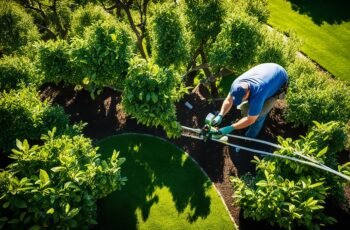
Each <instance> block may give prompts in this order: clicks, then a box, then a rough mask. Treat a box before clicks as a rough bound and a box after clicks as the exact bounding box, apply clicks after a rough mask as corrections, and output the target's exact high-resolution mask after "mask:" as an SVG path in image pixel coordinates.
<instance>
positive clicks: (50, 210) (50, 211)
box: [46, 208, 55, 214]
mask: <svg viewBox="0 0 350 230" xmlns="http://www.w3.org/2000/svg"><path fill="white" fill-rule="evenodd" d="M54 212H55V209H54V208H50V209H49V210H47V212H46V214H53V213H54Z"/></svg>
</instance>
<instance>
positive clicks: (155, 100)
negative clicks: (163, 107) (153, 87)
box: [151, 92, 158, 103]
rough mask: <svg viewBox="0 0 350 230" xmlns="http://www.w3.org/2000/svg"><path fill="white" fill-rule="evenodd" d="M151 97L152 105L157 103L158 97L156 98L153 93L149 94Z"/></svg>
mask: <svg viewBox="0 0 350 230" xmlns="http://www.w3.org/2000/svg"><path fill="white" fill-rule="evenodd" d="M151 97H152V101H153V103H157V102H158V96H157V94H155V93H153V92H152V93H151Z"/></svg>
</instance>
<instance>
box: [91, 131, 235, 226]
mask: <svg viewBox="0 0 350 230" xmlns="http://www.w3.org/2000/svg"><path fill="white" fill-rule="evenodd" d="M98 145H99V146H100V150H101V153H102V156H103V157H106V156H107V155H109V154H110V153H111V152H112V150H113V149H116V150H117V151H120V156H122V157H125V158H126V162H125V163H124V164H123V165H122V175H123V176H126V177H127V178H128V181H127V183H126V185H125V186H124V187H123V188H122V190H120V191H116V192H114V193H112V194H111V195H109V196H108V197H106V198H104V199H101V200H100V201H99V203H98V210H97V212H98V223H99V225H98V226H97V228H98V229H235V225H234V223H233V222H232V221H231V219H230V216H229V214H228V212H227V211H226V209H225V207H224V205H223V203H222V201H221V199H220V197H219V196H218V194H217V192H216V191H215V189H214V187H213V185H212V183H211V182H210V180H209V178H208V177H206V176H205V175H204V174H203V173H202V171H201V170H200V169H199V167H198V166H197V165H196V164H195V163H194V162H193V161H192V160H191V158H189V157H188V156H187V155H186V154H185V153H184V152H183V151H181V150H180V149H178V148H177V147H176V146H174V145H172V144H170V143H168V142H166V141H164V140H162V139H160V138H155V137H152V136H147V135H139V134H124V135H119V136H112V137H109V138H107V139H104V140H102V141H100V142H99V143H98ZM104 153H106V155H104ZM107 153H108V154H107Z"/></svg>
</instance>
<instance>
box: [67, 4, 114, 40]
mask: <svg viewBox="0 0 350 230" xmlns="http://www.w3.org/2000/svg"><path fill="white" fill-rule="evenodd" d="M114 20H116V19H114V18H113V16H112V15H111V14H109V13H107V12H106V11H105V10H104V9H103V8H102V7H101V6H98V5H94V4H91V3H89V4H87V5H84V6H81V7H79V8H78V9H76V10H75V11H74V12H73V13H72V20H71V27H70V34H69V36H70V37H75V36H79V37H83V35H84V32H85V30H86V28H87V27H89V26H91V25H92V24H94V23H96V22H98V21H103V22H104V21H114Z"/></svg>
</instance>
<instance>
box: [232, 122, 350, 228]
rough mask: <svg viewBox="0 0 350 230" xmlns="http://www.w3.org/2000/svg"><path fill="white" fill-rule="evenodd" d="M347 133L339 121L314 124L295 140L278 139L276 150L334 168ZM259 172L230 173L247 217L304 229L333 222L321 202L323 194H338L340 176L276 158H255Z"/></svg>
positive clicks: (323, 202) (281, 225)
mask: <svg viewBox="0 0 350 230" xmlns="http://www.w3.org/2000/svg"><path fill="white" fill-rule="evenodd" d="M345 140H346V132H345V129H344V127H343V125H342V124H341V123H337V122H330V123H327V124H319V123H317V122H316V125H315V126H314V127H313V128H312V129H311V130H310V131H309V132H308V134H307V135H306V136H305V137H302V138H301V139H299V140H297V141H294V142H293V141H292V140H291V139H290V138H287V139H283V138H279V142H280V144H281V145H282V147H283V148H282V149H280V150H278V151H276V153H278V154H281V155H286V156H291V157H295V153H296V152H297V153H299V154H302V155H304V156H308V157H311V158H313V159H314V160H316V161H319V162H321V163H325V164H327V165H328V166H331V167H333V168H336V167H337V165H336V159H337V158H336V155H335V153H336V152H339V151H341V150H342V148H344V146H345V143H346V141H345ZM254 163H255V164H256V165H257V166H256V168H257V175H256V176H251V175H246V176H245V177H243V178H242V180H241V179H239V178H232V182H233V185H234V187H235V196H234V197H235V200H236V202H238V203H239V204H240V206H241V207H242V208H243V209H244V211H243V213H244V216H245V217H251V218H253V219H254V220H262V219H266V220H268V221H269V222H270V223H271V224H272V225H273V224H277V225H279V226H280V227H283V228H286V229H291V228H293V229H294V228H298V227H299V226H305V227H307V228H308V229H314V228H319V226H322V225H324V224H332V223H334V222H335V219H334V218H331V217H327V216H326V215H325V214H324V213H323V210H324V205H325V201H326V199H327V197H329V195H330V194H331V195H333V196H334V197H336V198H338V199H341V197H342V196H343V185H344V180H343V179H342V178H339V177H336V176H334V175H333V174H331V175H330V174H327V173H326V172H325V171H320V169H317V168H312V167H310V166H308V165H304V164H300V163H296V162H294V161H290V160H286V159H280V158H265V159H263V160H259V159H258V158H257V157H255V160H254Z"/></svg>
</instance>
